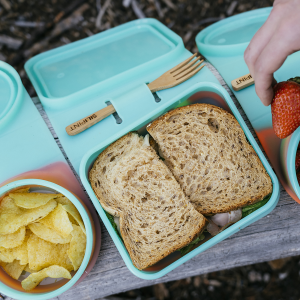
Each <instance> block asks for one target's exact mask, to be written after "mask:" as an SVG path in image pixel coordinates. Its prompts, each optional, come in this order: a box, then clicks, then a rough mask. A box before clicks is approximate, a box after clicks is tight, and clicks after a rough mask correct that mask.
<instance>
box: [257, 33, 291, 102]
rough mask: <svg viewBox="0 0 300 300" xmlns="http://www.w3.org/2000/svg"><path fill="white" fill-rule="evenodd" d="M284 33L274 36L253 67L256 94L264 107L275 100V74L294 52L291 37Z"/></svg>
mask: <svg viewBox="0 0 300 300" xmlns="http://www.w3.org/2000/svg"><path fill="white" fill-rule="evenodd" d="M283 31H285V28H283V29H280V30H278V31H277V32H276V33H275V34H274V35H273V37H272V38H271V40H270V41H269V43H268V44H267V45H266V46H265V47H264V49H263V50H262V52H261V53H260V55H259V56H258V58H257V59H256V61H255V63H254V66H253V70H254V74H255V90H256V94H257V96H258V97H259V98H260V100H261V101H262V103H263V104H264V105H270V104H271V102H272V99H273V88H272V86H273V83H274V78H273V73H274V72H275V71H276V70H278V69H279V68H280V67H281V66H282V64H283V63H284V61H285V60H286V58H287V56H288V55H289V54H291V53H292V52H294V51H293V50H292V49H293V48H292V47H291V46H292V42H291V40H290V38H289V36H288V35H287V34H286V33H285V34H284V33H283ZM287 45H289V47H287Z"/></svg>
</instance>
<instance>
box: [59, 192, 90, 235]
mask: <svg viewBox="0 0 300 300" xmlns="http://www.w3.org/2000/svg"><path fill="white" fill-rule="evenodd" d="M55 200H56V201H57V203H60V204H61V205H62V206H63V208H64V209H65V210H66V211H67V212H68V213H69V219H70V221H71V223H73V224H77V225H79V226H80V227H81V229H82V231H83V232H84V233H86V232H85V227H84V224H83V222H82V218H81V216H80V214H79V212H78V210H77V208H76V206H75V205H74V204H73V203H72V202H71V201H70V200H69V199H68V198H67V197H65V196H61V197H58V198H57V199H55ZM74 220H75V221H76V222H75V223H74Z"/></svg>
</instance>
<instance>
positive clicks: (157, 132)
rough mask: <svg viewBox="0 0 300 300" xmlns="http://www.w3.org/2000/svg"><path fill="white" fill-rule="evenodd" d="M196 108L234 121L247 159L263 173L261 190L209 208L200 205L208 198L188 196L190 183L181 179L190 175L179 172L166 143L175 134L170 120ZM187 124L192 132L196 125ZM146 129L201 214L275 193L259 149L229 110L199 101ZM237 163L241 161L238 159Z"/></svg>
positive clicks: (222, 209)
mask: <svg viewBox="0 0 300 300" xmlns="http://www.w3.org/2000/svg"><path fill="white" fill-rule="evenodd" d="M197 110H199V111H202V112H204V113H205V114H206V115H207V116H209V114H212V113H214V114H215V115H220V116H222V118H223V119H224V120H225V119H227V120H228V121H229V122H230V123H231V124H233V127H234V131H233V134H234V133H236V135H237V136H239V137H240V142H241V144H242V146H240V147H242V148H243V152H244V153H245V155H246V156H247V157H249V159H248V162H247V163H248V165H249V166H250V165H252V167H253V165H255V168H256V169H257V170H258V173H260V174H259V175H260V180H263V183H262V186H261V187H260V189H259V191H260V192H257V191H253V190H252V191H251V190H250V189H249V191H250V192H252V194H251V193H249V194H248V195H244V196H243V197H244V199H240V201H231V202H230V199H226V201H227V203H226V204H224V205H219V206H218V205H217V203H216V205H214V206H213V205H210V207H207V206H205V205H199V204H201V202H203V203H204V202H205V197H200V196H199V195H198V199H195V198H196V196H195V193H193V194H191V195H189V194H188V193H187V191H188V187H187V184H186V183H185V182H183V181H182V180H180V176H182V175H184V176H188V174H187V173H188V172H186V171H185V170H183V171H182V172H181V175H179V171H178V166H179V163H176V160H174V159H172V151H171V150H168V149H167V146H166V145H167V144H168V141H167V137H172V136H173V135H172V134H169V135H168V133H167V131H168V128H169V127H170V128H171V129H172V130H173V127H172V126H173V123H172V122H173V121H171V122H170V121H169V120H172V118H177V116H179V117H178V118H177V119H180V118H182V117H183V116H186V114H187V113H190V114H192V113H194V112H196V111H197ZM194 115H195V114H194ZM198 118H199V119H201V120H202V121H203V122H204V120H205V119H207V118H205V117H203V118H202V115H200V116H199V117H198ZM216 118H217V117H216V116H214V117H213V119H214V120H216ZM220 118H221V117H220ZM176 122H177V120H176ZM194 123H195V122H194ZM217 123H219V128H218V129H216V130H218V133H219V132H220V131H221V130H222V128H221V127H222V126H223V125H224V124H223V125H222V124H221V123H220V122H219V121H218V120H217ZM170 124H171V125H170ZM203 124H204V123H201V124H200V125H199V126H198V124H194V126H195V127H197V126H198V127H199V128H200V127H201V126H202V127H205V126H204V125H203ZM206 125H208V121H207V124H206ZM174 127H176V126H175V125H174ZM187 127H188V128H190V129H191V131H192V130H193V128H191V126H187ZM166 128H167V129H166ZM178 128H179V125H177V127H176V130H179V129H178ZM171 129H170V132H171V131H172V130H171ZM176 130H175V129H174V131H176ZM147 131H148V132H149V133H150V134H151V136H152V137H153V138H154V139H155V140H156V142H157V144H158V145H159V148H160V152H162V153H163V155H164V159H165V160H166V163H167V165H168V167H169V169H170V170H171V172H172V173H173V175H174V176H175V178H176V180H177V181H178V182H179V183H180V185H181V187H182V188H183V190H184V192H185V193H186V195H187V196H188V197H189V199H190V200H191V201H192V203H193V204H194V205H195V208H196V209H197V210H198V211H199V212H200V213H202V214H204V215H209V214H216V213H224V212H229V211H232V210H236V209H238V208H242V207H244V206H247V205H250V204H253V203H256V202H258V201H260V200H262V199H263V198H264V197H265V196H267V195H268V194H270V193H271V192H272V182H271V179H270V177H269V175H268V174H267V172H266V170H265V168H264V166H263V164H262V163H261V161H260V159H259V157H258V156H257V154H256V152H255V151H254V149H253V148H252V146H251V145H249V144H248V142H247V140H246V137H245V134H244V132H243V130H242V128H241V127H240V125H239V123H238V121H237V120H236V119H235V118H234V116H233V115H232V114H230V113H229V112H227V111H225V110H223V109H221V108H219V107H217V106H214V105H210V104H199V103H197V104H192V105H188V106H183V107H180V108H177V109H175V110H172V111H170V112H168V113H166V114H164V115H163V116H161V117H159V118H158V119H156V120H155V121H153V123H151V124H150V125H148V127H147ZM161 132H164V133H161ZM178 132H179V131H178ZM193 138H194V139H196V138H197V139H199V140H201V136H200V135H198V136H197V135H194V136H193ZM229 140H230V139H229ZM178 141H179V139H178ZM179 142H180V141H179ZM209 142H210V143H213V144H214V142H215V141H214V140H211V141H209ZM198 144H199V145H201V142H199V143H198ZM170 145H171V144H170V143H169V144H168V146H169V148H170V147H171V146H170ZM172 146H173V147H174V148H176V147H175V146H174V144H172ZM219 146H220V145H217V144H214V147H212V149H211V152H213V151H216V150H215V149H216V148H218V147H219ZM238 146H239V145H238ZM186 147H187V149H185V152H186V153H188V154H187V155H189V157H188V158H187V159H190V160H192V157H191V154H190V153H189V150H190V148H191V147H190V146H189V145H188V146H186ZM179 148H180V147H179ZM178 151H179V150H178ZM197 153H198V152H197ZM208 154H210V153H208ZM242 154H243V153H242ZM242 154H241V155H242ZM177 157H178V155H177ZM179 159H180V158H179ZM223 162H224V159H223ZM223 162H222V164H223ZM195 163H196V164H198V165H199V168H200V163H199V162H195ZM236 163H238V161H237V162H236ZM206 166H207V164H206ZM206 166H205V167H206ZM247 168H248V166H247V167H246V169H247ZM200 169H201V168H200ZM252 173H253V172H252ZM252 173H251V171H249V174H250V175H253V174H252ZM244 175H245V176H248V174H247V173H244ZM253 176H254V175H253ZM205 180H206V179H205V176H204V177H203V180H202V182H203V181H205ZM246 180H247V179H246V178H245V181H246ZM251 183H252V182H251ZM191 184H193V180H192V181H191ZM203 184H204V182H203ZM241 187H242V185H240V186H239V188H241ZM204 192H205V191H203V193H204ZM225 198H226V197H224V199H225Z"/></svg>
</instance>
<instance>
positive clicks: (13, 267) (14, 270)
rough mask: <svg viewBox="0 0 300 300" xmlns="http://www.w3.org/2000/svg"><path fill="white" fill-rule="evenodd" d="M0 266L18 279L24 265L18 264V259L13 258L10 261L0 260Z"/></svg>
mask: <svg viewBox="0 0 300 300" xmlns="http://www.w3.org/2000/svg"><path fill="white" fill-rule="evenodd" d="M0 266H1V267H2V268H3V269H4V271H5V272H6V273H7V274H8V275H9V276H10V277H12V278H14V279H16V280H18V279H19V277H20V275H21V274H22V272H23V270H24V269H25V267H26V265H20V261H18V260H16V259H15V260H14V261H13V262H12V263H6V262H3V261H0Z"/></svg>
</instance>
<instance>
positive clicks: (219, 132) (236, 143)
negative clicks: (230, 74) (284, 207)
mask: <svg viewBox="0 0 300 300" xmlns="http://www.w3.org/2000/svg"><path fill="white" fill-rule="evenodd" d="M147 131H148V132H149V133H150V134H151V136H152V137H153V138H154V140H155V141H156V143H157V144H158V148H159V154H160V156H161V157H162V158H163V159H164V163H165V164H166V165H167V166H168V168H169V169H170V170H171V172H172V173H173V175H174V177H175V178H176V180H177V181H178V182H179V184H180V186H181V188H182V189H183V191H184V193H185V195H186V196H187V197H188V199H189V200H190V201H191V203H192V204H193V205H194V207H195V208H196V209H197V211H198V212H200V213H201V214H203V215H211V214H217V213H225V212H229V211H232V210H237V209H239V208H242V207H244V206H247V205H250V204H253V203H255V202H258V201H260V200H262V199H263V198H264V197H265V196H267V195H268V194H270V193H271V192H272V182H271V179H270V177H269V175H268V173H267V172H266V170H265V168H264V166H263V165H262V163H261V161H260V159H259V157H258V156H257V154H256V152H255V151H254V149H253V148H252V146H251V145H250V144H249V143H248V142H247V140H246V137H245V134H244V132H243V130H242V128H241V126H240V125H239V123H238V121H237V120H236V119H235V118H234V117H233V116H232V115H231V114H230V113H228V112H227V111H225V110H223V109H221V108H219V107H216V106H213V105H209V104H193V105H189V106H184V107H181V108H177V109H175V110H172V111H170V112H168V113H166V114H165V115H163V116H162V117H160V118H158V119H157V120H155V121H154V122H153V123H152V124H150V125H148V127H147Z"/></svg>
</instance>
